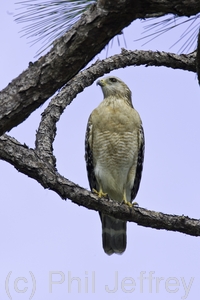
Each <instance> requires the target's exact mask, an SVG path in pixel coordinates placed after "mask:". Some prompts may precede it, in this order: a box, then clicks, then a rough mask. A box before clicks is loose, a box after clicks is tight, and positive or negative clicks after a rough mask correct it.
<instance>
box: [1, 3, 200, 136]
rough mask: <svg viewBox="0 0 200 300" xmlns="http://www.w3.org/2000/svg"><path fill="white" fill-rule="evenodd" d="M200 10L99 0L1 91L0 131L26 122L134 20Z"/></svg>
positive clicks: (192, 6) (198, 7)
mask: <svg viewBox="0 0 200 300" xmlns="http://www.w3.org/2000/svg"><path fill="white" fill-rule="evenodd" d="M199 11H200V1H199V0H184V1H182V0H174V1H171V0H160V1H158V0H135V1H133V0H115V1H107V0H99V1H98V2H97V4H94V5H92V6H91V7H90V8H89V9H88V11H87V12H86V13H85V14H83V16H82V18H81V19H80V20H79V21H78V22H77V23H76V24H75V25H74V26H73V27H72V29H71V30H69V31H68V32H67V33H66V34H65V35H64V36H63V37H61V38H59V39H58V40H57V41H56V42H55V43H54V46H53V48H52V50H51V51H50V52H49V53H47V54H46V55H45V56H42V57H40V59H39V60H38V61H37V62H35V63H30V64H29V68H28V69H27V70H26V71H24V72H23V73H22V74H21V75H20V76H18V77H17V78H16V79H14V80H13V81H12V82H11V83H10V84H9V85H8V86H7V87H6V88H5V89H4V90H3V91H2V92H1V93H0V102H1V106H0V135H1V134H3V133H4V132H5V131H8V130H10V129H11V128H13V127H14V126H17V125H18V124H20V123H21V122H22V121H24V120H25V119H26V118H27V117H28V116H29V115H30V114H31V112H33V111H34V110H35V109H36V108H38V107H39V106H40V105H41V104H42V103H44V102H45V101H46V100H47V99H48V98H49V97H50V96H52V95H53V94H54V93H55V92H56V91H57V90H58V89H59V88H61V87H62V86H63V85H64V84H66V82H68V81H69V80H70V79H71V78H72V77H74V76H75V75H76V74H77V73H78V72H79V71H80V70H81V69H82V68H83V67H84V66H86V65H87V63H88V62H89V61H90V60H91V59H92V58H93V57H94V56H95V55H96V54H98V53H99V52H100V51H101V50H102V49H103V48H104V47H105V45H106V44H107V43H108V42H109V41H110V40H111V39H112V38H113V37H114V36H115V35H117V34H119V33H120V32H121V30H122V29H123V28H124V27H126V26H128V25H129V24H130V23H131V22H132V21H133V20H136V19H138V18H145V17H148V15H151V14H153V13H163V14H168V13H172V14H176V15H180V16H191V15H195V14H197V13H198V12H199ZM97 37H98V42H97Z"/></svg>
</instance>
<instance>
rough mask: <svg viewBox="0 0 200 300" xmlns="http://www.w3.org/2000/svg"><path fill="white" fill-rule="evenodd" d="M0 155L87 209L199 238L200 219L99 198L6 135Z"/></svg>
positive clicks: (1, 141)
mask: <svg viewBox="0 0 200 300" xmlns="http://www.w3.org/2000/svg"><path fill="white" fill-rule="evenodd" d="M0 156H1V157H2V159H4V160H5V161H8V162H9V163H11V164H12V165H13V166H14V167H15V168H16V169H17V170H18V171H20V172H21V173H24V174H26V175H28V176H29V177H31V178H33V179H35V180H37V181H38V182H39V183H40V184H41V185H42V186H43V187H44V188H48V189H51V190H52V191H54V192H56V193H57V194H58V195H59V196H60V197H61V198H62V199H66V198H69V199H71V201H72V202H74V203H75V204H77V205H81V206H84V207H85V208H87V209H92V210H96V211H101V212H102V213H105V214H109V215H111V216H114V217H116V218H119V219H122V220H126V221H129V222H135V223H137V224H138V225H141V226H145V227H151V228H155V229H166V230H170V231H179V232H182V233H185V234H188V235H192V236H200V220H195V219H190V218H189V217H186V216H176V215H169V214H163V213H160V212H155V211H150V210H146V209H144V208H140V207H133V208H130V207H128V206H127V205H125V204H118V203H116V202H115V201H112V200H109V199H106V198H101V199H100V198H98V197H97V196H96V195H95V194H93V193H91V192H89V191H87V190H85V189H83V188H82V187H80V186H78V185H76V184H75V183H73V182H71V181H69V180H67V179H66V178H64V177H63V176H61V175H60V174H59V173H58V172H57V171H56V169H55V168H54V167H53V166H52V165H50V164H48V163H47V162H46V161H44V160H43V159H41V158H39V157H38V155H37V152H36V151H35V150H33V149H29V148H28V147H25V146H23V145H22V144H20V143H19V142H18V141H17V140H15V139H13V138H11V137H9V136H7V135H3V136H1V137H0Z"/></svg>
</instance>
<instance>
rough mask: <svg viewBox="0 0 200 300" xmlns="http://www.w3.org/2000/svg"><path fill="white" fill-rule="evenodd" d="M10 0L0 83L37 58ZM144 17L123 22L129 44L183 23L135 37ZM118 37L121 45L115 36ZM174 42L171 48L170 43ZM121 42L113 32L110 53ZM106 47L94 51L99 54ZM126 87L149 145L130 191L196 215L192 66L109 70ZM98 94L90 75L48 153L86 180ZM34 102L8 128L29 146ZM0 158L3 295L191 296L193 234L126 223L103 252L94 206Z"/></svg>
mask: <svg viewBox="0 0 200 300" xmlns="http://www.w3.org/2000/svg"><path fill="white" fill-rule="evenodd" d="M14 12H15V6H14V0H9V1H5V2H4V3H3V4H2V5H1V10H0V19H1V28H2V30H1V31H0V36H1V56H0V64H1V68H0V72H1V73H0V78H1V80H0V87H1V88H4V87H5V86H7V84H8V83H9V82H10V81H11V80H12V79H14V78H15V77H17V76H18V75H19V74H20V73H21V72H22V71H23V70H25V69H26V68H27V67H28V63H29V61H35V58H34V56H35V54H36V51H37V49H38V48H39V45H36V46H34V47H30V46H29V45H28V44H27V39H26V38H20V34H19V31H20V29H21V26H20V25H17V24H16V23H15V22H14V20H13V14H14ZM142 26H143V24H141V23H140V22H139V21H137V22H134V23H133V24H132V25H131V26H130V27H129V28H127V29H126V30H125V31H124V32H125V38H126V42H127V49H128V50H135V49H138V50H139V49H142V50H144V49H145V50H160V51H162V50H163V51H169V47H170V46H171V45H172V44H173V43H174V41H176V40H177V39H178V37H179V34H180V32H182V31H183V29H182V31H181V28H180V29H178V30H177V31H176V32H175V31H170V33H169V34H167V35H164V36H162V37H160V38H158V39H156V40H154V41H153V42H151V43H149V44H147V45H145V46H142V43H143V42H142V41H140V42H137V43H136V42H134V40H135V39H137V38H139V37H140V34H141V32H142ZM121 47H124V43H123V39H121ZM178 48H179V46H177V47H175V48H172V49H171V50H170V51H171V52H176V51H177V50H178ZM119 52H120V47H118V44H117V40H115V41H114V44H113V46H112V48H111V49H109V52H108V55H113V54H115V53H119ZM105 56H106V51H103V52H102V53H101V55H99V58H101V59H103V58H105ZM110 74H113V75H116V76H118V77H119V78H121V79H122V80H123V81H124V82H125V83H126V84H127V85H128V86H129V87H130V89H131V90H132V97H133V105H134V107H135V108H136V109H137V111H138V112H139V114H140V116H141V118H142V121H143V126H144V132H145V140H146V152H145V161H144V170H143V176H142V181H141V186H140V190H139V193H138V195H137V198H136V201H137V202H138V203H139V205H140V206H141V207H144V208H147V209H150V210H155V211H160V212H163V213H169V214H178V215H186V216H189V217H191V218H196V219H198V218H199V217H200V204H199V198H200V196H199V195H200V184H199V178H200V159H199V153H200V117H199V115H200V99H199V86H198V83H197V78H196V75H195V74H194V73H192V72H186V71H181V70H172V69H167V68H164V67H159V68H158V67H148V68H146V67H127V68H125V69H119V70H116V71H113V72H112V73H110ZM102 99H103V95H102V92H101V89H100V88H99V87H98V86H96V84H95V83H94V84H93V85H92V86H90V87H88V88H86V89H85V90H84V91H83V92H82V93H81V94H79V95H78V96H77V97H76V98H75V99H74V101H73V102H72V104H71V105H70V106H69V107H67V109H66V110H65V112H64V114H63V115H62V117H61V119H60V121H59V123H58V126H57V127H58V128H57V136H56V139H55V143H54V154H55V155H56V157H57V168H58V171H59V173H60V174H62V175H64V176H65V177H66V178H68V179H69V180H71V181H73V182H75V183H77V184H79V185H80V186H82V187H85V188H87V189H89V184H88V180H87V174H86V168H85V161H84V138H85V129H86V124H87V120H88V117H89V115H90V113H91V111H92V110H93V109H94V108H95V107H96V106H97V105H98V104H99V103H100V101H101V100H102ZM46 105H47V104H44V105H43V106H41V107H40V108H39V109H37V111H35V112H34V113H33V114H32V115H31V116H30V117H29V118H28V119H27V120H26V121H25V122H24V123H23V124H21V125H19V126H18V127H17V128H14V129H13V130H12V131H11V132H9V134H10V135H11V136H14V137H15V138H16V139H18V140H19V141H20V142H21V143H26V144H27V145H28V146H29V147H34V140H35V133H36V130H37V127H38V123H39V121H40V115H41V113H42V112H43V110H44V108H45V107H46ZM0 165H1V170H2V171H1V197H0V200H1V211H0V228H1V235H0V236H1V248H0V258H1V268H0V299H9V298H10V299H11V298H12V299H17V300H18V299H30V298H31V297H32V298H31V299H59V300H64V299H99V298H100V297H101V298H103V299H105V300H107V299H109V300H110V299H115V300H118V299H124V298H125V297H126V299H136V298H137V299H154V300H155V299H188V300H189V299H196V298H197V296H198V295H199V282H200V274H199V269H200V262H199V253H200V245H199V238H196V237H192V236H188V235H185V234H182V233H178V232H168V231H165V230H155V229H151V228H144V227H141V226H138V225H136V224H135V223H129V224H128V230H127V249H126V252H125V253H124V254H123V255H121V256H119V255H112V256H107V255H106V254H105V253H104V251H103V249H102V245H101V243H102V241H101V222H100V218H99V216H98V213H97V212H94V211H89V210H87V209H85V208H83V207H78V206H77V205H75V204H73V203H72V202H71V201H70V200H67V201H63V200H61V199H60V198H59V196H58V195H57V194H56V193H54V192H52V191H49V190H45V189H44V188H43V187H42V186H40V184H39V183H38V182H36V181H34V180H33V179H31V178H28V177H27V176H26V175H24V174H21V173H19V172H18V171H17V170H16V169H14V167H13V166H11V165H9V164H8V163H6V162H4V161H0Z"/></svg>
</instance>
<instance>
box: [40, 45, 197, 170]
mask: <svg viewBox="0 0 200 300" xmlns="http://www.w3.org/2000/svg"><path fill="white" fill-rule="evenodd" d="M195 62H196V60H195V55H193V54H192V55H191V54H189V55H177V54H174V53H168V52H159V51H156V52H154V51H137V50H136V51H127V50H124V49H122V53H121V54H118V55H114V56H111V57H109V58H107V59H105V60H102V61H97V62H96V63H95V64H93V65H92V66H91V67H89V68H88V69H86V70H84V71H82V72H79V73H78V74H77V75H76V76H75V77H74V78H73V79H72V80H70V81H69V82H68V83H67V84H66V86H65V87H64V88H63V89H62V90H61V91H60V92H59V93H58V94H57V95H56V96H55V97H53V98H52V100H51V102H50V103H49V105H48V107H47V108H46V109H45V111H44V112H43V114H42V120H41V122H40V126H39V129H38V131H37V134H36V149H37V151H38V153H40V155H42V156H43V157H44V158H46V159H47V161H49V162H51V163H52V164H53V165H55V157H54V156H53V146H52V144H53V141H54V138H55V134H56V122H57V121H58V120H59V119H60V116H61V114H62V113H63V111H64V109H65V108H66V106H67V105H69V104H70V103H71V102H72V100H73V99H74V98H75V97H76V96H77V94H78V93H80V92H82V91H83V90H84V88H86V87H88V86H90V85H91V84H92V83H93V82H94V81H95V80H96V79H97V78H99V77H100V76H103V75H104V74H105V73H109V72H111V71H112V70H115V69H119V68H125V67H127V66H139V65H146V66H165V67H169V68H173V69H181V70H187V71H192V72H196V64H195Z"/></svg>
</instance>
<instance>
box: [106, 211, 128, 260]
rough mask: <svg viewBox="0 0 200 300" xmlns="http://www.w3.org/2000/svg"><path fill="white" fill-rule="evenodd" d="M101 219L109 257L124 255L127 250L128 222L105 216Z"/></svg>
mask: <svg viewBox="0 0 200 300" xmlns="http://www.w3.org/2000/svg"><path fill="white" fill-rule="evenodd" d="M100 217H101V222H102V241H103V249H104V251H105V252H106V253H107V254H108V255H111V254H113V253H117V254H122V253H123V252H124V251H125V249H126V221H122V220H119V219H116V218H113V217H111V216H107V215H104V214H101V215H100Z"/></svg>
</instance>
